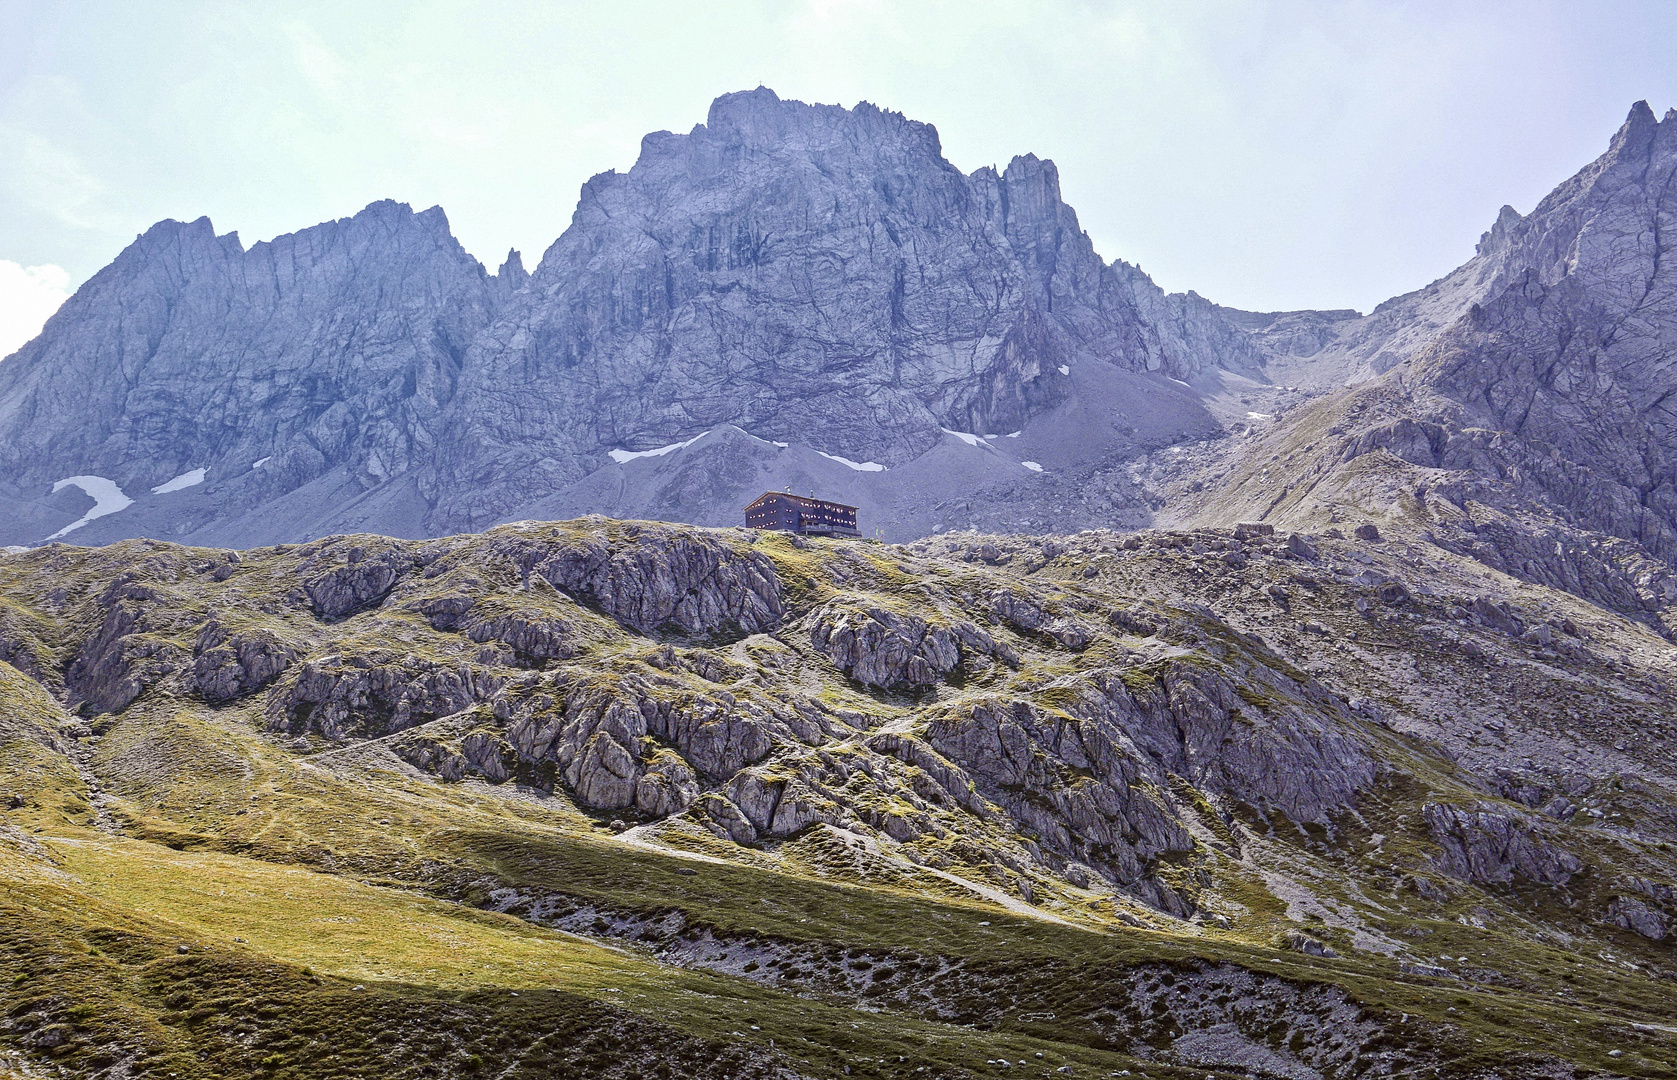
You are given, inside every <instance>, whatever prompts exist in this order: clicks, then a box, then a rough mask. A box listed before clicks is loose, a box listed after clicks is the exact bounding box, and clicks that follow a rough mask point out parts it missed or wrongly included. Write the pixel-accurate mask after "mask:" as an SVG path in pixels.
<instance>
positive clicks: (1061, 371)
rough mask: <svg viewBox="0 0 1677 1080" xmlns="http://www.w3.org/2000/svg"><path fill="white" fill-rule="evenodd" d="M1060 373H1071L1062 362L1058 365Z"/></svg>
mask: <svg viewBox="0 0 1677 1080" xmlns="http://www.w3.org/2000/svg"><path fill="white" fill-rule="evenodd" d="M1060 374H1061V375H1070V374H1071V368H1069V367H1066V366H1065V365H1064V364H1061V365H1060Z"/></svg>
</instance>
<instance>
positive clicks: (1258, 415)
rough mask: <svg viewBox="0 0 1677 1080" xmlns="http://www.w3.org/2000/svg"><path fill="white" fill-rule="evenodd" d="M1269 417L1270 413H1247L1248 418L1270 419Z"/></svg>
mask: <svg viewBox="0 0 1677 1080" xmlns="http://www.w3.org/2000/svg"><path fill="white" fill-rule="evenodd" d="M1269 418H1270V417H1269V413H1262V412H1249V413H1247V414H1246V419H1248V420H1268V419H1269Z"/></svg>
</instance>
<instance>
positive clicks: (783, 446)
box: [746, 431, 820, 453]
mask: <svg viewBox="0 0 1677 1080" xmlns="http://www.w3.org/2000/svg"><path fill="white" fill-rule="evenodd" d="M746 434H747V435H751V432H749V431H748V432H746ZM751 437H752V438H753V439H756V440H757V441H758V442H765V443H768V444H769V445H770V446H778V447H780V448H781V449H782V450H784V449H786V448H787V447H788V446H790V445H791V443H783V442H777V441H776V440H774V439H765V438H763V437H762V436H761V435H751ZM816 453H820V451H819V450H818V451H816Z"/></svg>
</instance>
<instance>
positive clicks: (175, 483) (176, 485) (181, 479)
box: [151, 469, 209, 495]
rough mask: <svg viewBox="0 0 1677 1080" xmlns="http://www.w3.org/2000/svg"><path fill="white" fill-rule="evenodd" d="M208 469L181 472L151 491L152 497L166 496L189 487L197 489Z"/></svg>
mask: <svg viewBox="0 0 1677 1080" xmlns="http://www.w3.org/2000/svg"><path fill="white" fill-rule="evenodd" d="M207 472H209V470H208V469H192V470H190V471H188V472H183V473H181V474H180V475H179V476H177V477H175V478H174V479H173V480H167V481H165V482H163V483H161V484H158V485H157V486H156V487H154V488H152V489H151V493H152V494H153V495H167V494H169V492H171V491H185V490H186V489H187V488H189V487H197V486H198V485H199V484H202V483H203V482H204V474H205V473H207Z"/></svg>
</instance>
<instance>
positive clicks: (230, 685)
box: [192, 620, 302, 704]
mask: <svg viewBox="0 0 1677 1080" xmlns="http://www.w3.org/2000/svg"><path fill="white" fill-rule="evenodd" d="M301 655H302V650H301V649H300V648H299V647H298V646H296V645H295V644H293V643H291V642H288V641H286V640H284V639H283V638H281V637H280V636H279V635H278V634H277V633H275V632H274V631H273V630H271V629H268V628H267V627H261V626H258V627H254V628H251V629H248V630H243V631H238V632H235V631H232V630H229V629H228V628H227V627H226V626H224V625H223V624H222V623H220V622H218V621H215V620H211V621H210V622H209V623H207V624H206V625H205V626H204V629H203V631H202V632H201V633H200V634H199V635H198V645H197V650H196V653H195V655H194V659H193V661H192V676H193V679H194V681H195V682H196V683H197V686H198V692H199V693H200V694H203V695H204V700H205V701H208V702H210V703H211V704H221V703H223V702H228V701H232V700H233V699H235V698H240V697H243V696H245V695H246V694H252V693H255V692H256V691H258V690H260V689H262V688H263V687H265V686H267V685H268V684H269V683H271V682H273V681H274V680H275V679H276V678H278V677H279V676H280V675H281V674H283V673H284V672H285V670H286V669H287V668H289V667H290V666H291V665H292V664H293V663H295V662H296V661H297V659H298V658H299V657H300V656H301Z"/></svg>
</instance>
